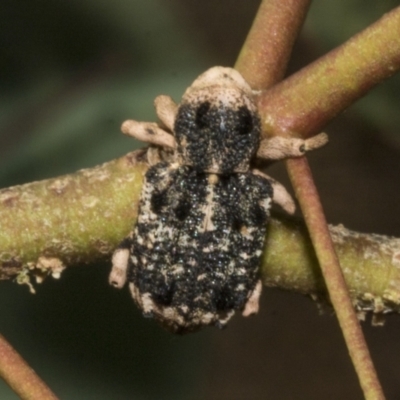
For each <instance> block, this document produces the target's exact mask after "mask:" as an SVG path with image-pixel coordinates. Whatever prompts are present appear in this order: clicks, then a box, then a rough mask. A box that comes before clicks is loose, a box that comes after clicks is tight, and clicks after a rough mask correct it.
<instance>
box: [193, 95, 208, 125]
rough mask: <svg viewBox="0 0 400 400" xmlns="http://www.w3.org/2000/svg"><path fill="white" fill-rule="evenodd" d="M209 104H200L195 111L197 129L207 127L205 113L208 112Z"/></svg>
mask: <svg viewBox="0 0 400 400" xmlns="http://www.w3.org/2000/svg"><path fill="white" fill-rule="evenodd" d="M210 106H211V104H210V102H208V101H205V102H204V103H201V104H200V106H199V108H198V109H197V111H196V119H195V123H196V125H197V127H199V128H200V129H201V128H204V127H205V126H207V122H208V121H207V113H208V110H209V109H210Z"/></svg>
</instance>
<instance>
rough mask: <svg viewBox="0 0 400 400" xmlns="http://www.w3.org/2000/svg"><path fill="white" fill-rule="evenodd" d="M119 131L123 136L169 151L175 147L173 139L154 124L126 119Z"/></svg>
mask: <svg viewBox="0 0 400 400" xmlns="http://www.w3.org/2000/svg"><path fill="white" fill-rule="evenodd" d="M121 131H122V133H124V134H125V135H129V136H132V137H134V138H136V139H138V140H141V141H142V142H147V143H151V144H155V145H158V146H162V147H167V148H170V149H175V147H176V142H175V138H174V137H173V136H172V135H171V134H170V133H168V132H167V131H165V130H164V129H161V128H160V127H159V126H158V125H157V124H156V123H154V122H138V121H134V120H131V119H128V120H127V121H125V122H124V123H123V124H122V126H121Z"/></svg>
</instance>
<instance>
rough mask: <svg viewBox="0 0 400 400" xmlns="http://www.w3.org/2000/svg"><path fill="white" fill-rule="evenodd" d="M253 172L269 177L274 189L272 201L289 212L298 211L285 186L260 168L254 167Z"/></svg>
mask: <svg viewBox="0 0 400 400" xmlns="http://www.w3.org/2000/svg"><path fill="white" fill-rule="evenodd" d="M252 172H253V173H254V174H256V175H259V176H262V177H263V178H265V179H268V181H269V182H270V184H271V185H272V189H273V191H274V194H273V197H272V201H273V202H274V203H276V204H278V205H279V206H280V207H282V208H283V209H284V210H285V211H286V212H287V213H288V214H294V212H295V211H296V204H295V202H294V200H293V198H292V196H291V195H290V194H289V192H288V191H287V190H286V188H285V186H283V185H282V184H281V183H279V182H278V181H276V180H275V179H273V178H271V177H270V176H268V175H267V174H265V173H264V172H261V171H260V170H258V169H253V170H252Z"/></svg>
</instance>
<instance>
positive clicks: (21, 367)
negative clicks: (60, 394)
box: [0, 335, 57, 400]
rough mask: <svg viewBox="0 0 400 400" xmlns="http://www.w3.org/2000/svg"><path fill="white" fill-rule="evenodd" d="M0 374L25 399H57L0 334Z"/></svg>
mask: <svg viewBox="0 0 400 400" xmlns="http://www.w3.org/2000/svg"><path fill="white" fill-rule="evenodd" d="M0 375H1V377H2V378H3V379H4V380H5V381H6V382H7V383H8V385H9V386H10V387H11V388H12V389H13V390H14V392H15V393H16V394H17V395H18V396H20V397H21V399H24V400H57V397H56V396H55V395H54V394H53V393H52V391H51V390H50V388H49V387H48V386H47V385H46V384H45V383H44V382H43V381H42V380H41V379H40V378H39V376H38V375H37V374H36V372H35V371H34V370H33V369H32V368H31V367H30V366H29V365H28V364H27V363H26V362H25V361H24V360H23V359H22V357H21V356H20V355H19V354H18V353H17V352H16V351H15V350H14V349H13V348H12V347H11V345H10V344H9V343H8V342H7V341H6V339H5V338H4V337H3V336H1V335H0Z"/></svg>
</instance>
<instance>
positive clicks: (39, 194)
mask: <svg viewBox="0 0 400 400" xmlns="http://www.w3.org/2000/svg"><path fill="white" fill-rule="evenodd" d="M146 169H147V165H146V162H145V158H144V155H143V151H141V150H139V151H136V152H133V153H129V154H128V155H126V156H125V157H122V158H120V159H117V160H114V161H111V162H108V163H106V164H103V165H101V166H98V167H95V168H93V169H86V170H82V171H78V172H76V173H75V174H71V175H67V176H64V177H60V178H55V179H48V180H44V181H39V182H33V183H29V184H26V185H21V186H15V187H11V188H7V189H3V190H1V191H0V221H1V226H2V230H1V232H0V260H1V261H0V277H1V279H13V278H15V277H16V276H18V280H19V282H20V283H27V282H28V278H29V277H37V278H42V277H43V275H45V274H46V273H54V274H55V275H57V273H58V272H59V270H60V262H61V263H62V265H63V266H65V267H72V266H74V265H76V264H85V263H86V264H88V263H93V262H95V261H107V260H110V258H111V254H112V251H113V249H114V248H115V247H116V246H117V245H118V243H119V242H120V240H121V238H123V237H125V236H126V234H127V233H128V232H129V230H130V229H131V228H132V225H133V223H134V221H135V218H136V212H137V207H138V199H139V194H140V189H141V184H142V176H143V174H144V173H145V171H146ZM331 232H332V233H333V239H334V242H335V248H336V251H337V252H338V255H339V257H340V261H341V264H342V266H343V272H344V274H345V277H346V281H347V284H348V286H349V289H350V292H351V295H352V298H353V300H354V301H355V304H356V307H357V309H358V310H359V311H369V310H372V311H374V312H375V313H378V314H382V313H386V312H389V311H393V312H399V311H400V269H399V268H398V266H399V263H400V239H393V238H389V237H385V236H378V235H366V234H361V233H356V232H351V231H348V230H346V229H345V228H344V227H336V228H332V229H331ZM262 273H263V281H264V284H265V285H266V286H270V287H277V288H282V289H287V290H291V291H294V292H298V293H301V294H308V295H311V296H312V297H313V298H318V299H323V298H325V297H326V290H325V285H324V283H323V279H322V276H321V273H320V272H319V267H318V264H317V261H316V258H315V254H314V250H313V247H312V245H311V242H310V239H309V236H308V233H307V229H306V228H305V226H304V223H303V222H302V221H301V220H297V219H294V218H289V217H286V216H281V215H275V214H274V217H273V218H272V219H271V223H270V225H269V230H268V235H267V239H266V245H265V252H264V258H263V262H262Z"/></svg>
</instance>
